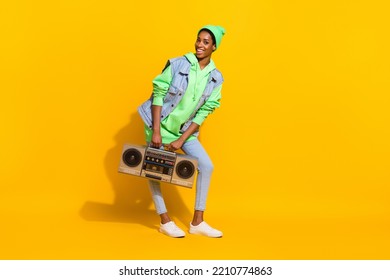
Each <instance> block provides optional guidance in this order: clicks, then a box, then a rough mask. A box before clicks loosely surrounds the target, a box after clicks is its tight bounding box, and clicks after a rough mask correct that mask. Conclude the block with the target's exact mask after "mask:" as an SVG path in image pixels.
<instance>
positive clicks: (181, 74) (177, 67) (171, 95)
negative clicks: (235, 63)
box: [138, 56, 223, 136]
mask: <svg viewBox="0 0 390 280" xmlns="http://www.w3.org/2000/svg"><path fill="white" fill-rule="evenodd" d="M168 65H171V70H172V82H171V84H170V86H169V88H168V93H167V94H166V95H165V97H164V103H163V106H162V109H161V120H163V119H165V118H166V117H167V116H168V115H169V114H170V113H171V112H172V111H173V110H174V109H175V108H176V106H177V104H179V102H180V100H181V99H182V98H183V95H184V93H185V92H186V90H187V87H188V75H189V73H190V67H191V63H190V62H189V61H188V59H187V58H186V57H185V56H181V57H177V58H173V59H170V60H169V61H168V63H167V66H168ZM222 82H223V77H222V74H221V72H219V71H218V70H217V69H214V70H212V71H211V72H210V76H209V79H208V81H207V85H206V88H205V90H204V92H203V94H202V96H201V98H200V100H199V102H198V104H197V106H196V109H195V110H194V112H193V113H192V115H191V116H190V118H189V119H188V121H187V122H186V123H184V125H183V126H182V127H181V129H180V132H181V133H183V132H184V131H185V130H187V129H188V127H189V126H190V125H191V122H192V120H193V118H194V117H195V115H196V112H197V111H198V110H199V108H200V107H202V105H203V104H204V103H205V102H206V100H207V99H208V98H209V97H210V95H211V93H212V92H213V89H214V88H216V87H218V86H220V85H221V84H222ZM152 103H153V94H152V96H151V97H150V98H149V99H148V100H147V101H145V102H144V103H143V104H142V105H141V106H139V107H138V113H139V114H140V116H141V118H142V120H143V121H144V123H145V124H146V125H148V126H149V127H150V128H152V123H153V120H152ZM197 134H198V132H196V133H194V135H195V136H196V135H197Z"/></svg>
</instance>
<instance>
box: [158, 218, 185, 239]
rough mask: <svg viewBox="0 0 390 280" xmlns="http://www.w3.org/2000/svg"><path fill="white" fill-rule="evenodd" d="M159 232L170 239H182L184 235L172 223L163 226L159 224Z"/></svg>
mask: <svg viewBox="0 0 390 280" xmlns="http://www.w3.org/2000/svg"><path fill="white" fill-rule="evenodd" d="M160 232H162V233H164V234H166V235H168V236H170V237H184V236H185V235H186V234H185V232H184V231H182V230H181V229H180V228H179V227H178V226H177V225H176V224H175V222H174V221H170V222H168V223H165V224H161V223H160Z"/></svg>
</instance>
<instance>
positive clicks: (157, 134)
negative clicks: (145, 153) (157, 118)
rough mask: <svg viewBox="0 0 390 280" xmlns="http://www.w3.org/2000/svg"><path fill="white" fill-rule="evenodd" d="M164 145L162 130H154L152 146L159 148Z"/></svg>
mask: <svg viewBox="0 0 390 280" xmlns="http://www.w3.org/2000/svg"><path fill="white" fill-rule="evenodd" d="M161 145H162V138H161V133H160V131H154V132H153V134H152V140H151V146H152V147H154V148H157V149H159V148H160V147H161Z"/></svg>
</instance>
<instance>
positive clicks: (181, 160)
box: [118, 144, 198, 188]
mask: <svg viewBox="0 0 390 280" xmlns="http://www.w3.org/2000/svg"><path fill="white" fill-rule="evenodd" d="M197 168H198V161H197V159H196V158H194V157H191V156H189V155H183V154H178V153H174V152H170V151H166V150H160V149H155V148H152V147H147V146H138V145H130V144H125V145H124V146H123V150H122V156H121V161H120V164H119V170H118V171H119V172H121V173H126V174H130V175H136V176H140V177H145V178H148V179H152V180H156V181H162V182H167V183H171V184H175V185H179V186H183V187H187V188H191V187H192V184H193V182H194V179H195V176H196V171H197Z"/></svg>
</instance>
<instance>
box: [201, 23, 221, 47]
mask: <svg viewBox="0 0 390 280" xmlns="http://www.w3.org/2000/svg"><path fill="white" fill-rule="evenodd" d="M203 29H207V30H208V31H210V32H211V33H213V35H214V37H215V47H216V48H218V47H219V45H220V44H221V40H222V36H223V35H224V34H225V28H223V27H222V26H217V25H205V26H203V27H202V28H201V29H200V30H199V32H198V34H199V33H200V31H202V30H203Z"/></svg>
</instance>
